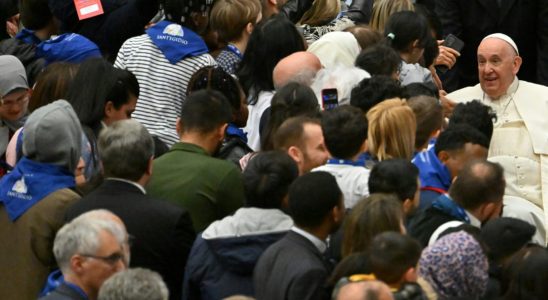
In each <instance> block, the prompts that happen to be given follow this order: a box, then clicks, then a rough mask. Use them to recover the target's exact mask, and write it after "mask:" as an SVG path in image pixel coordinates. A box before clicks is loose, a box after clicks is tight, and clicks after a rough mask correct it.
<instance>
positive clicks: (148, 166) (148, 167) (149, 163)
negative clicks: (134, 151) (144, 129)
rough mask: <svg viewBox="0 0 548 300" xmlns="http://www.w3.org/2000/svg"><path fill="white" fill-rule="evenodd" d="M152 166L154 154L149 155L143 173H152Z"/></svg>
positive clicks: (149, 174)
mask: <svg viewBox="0 0 548 300" xmlns="http://www.w3.org/2000/svg"><path fill="white" fill-rule="evenodd" d="M153 166H154V155H153V156H151V157H150V158H149V159H148V163H147V169H146V171H145V174H146V175H148V176H151V175H152V167H153Z"/></svg>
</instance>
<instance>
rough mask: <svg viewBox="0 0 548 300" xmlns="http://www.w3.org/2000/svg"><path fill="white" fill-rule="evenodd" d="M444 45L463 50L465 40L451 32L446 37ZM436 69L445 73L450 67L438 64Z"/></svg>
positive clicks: (459, 50)
mask: <svg viewBox="0 0 548 300" xmlns="http://www.w3.org/2000/svg"><path fill="white" fill-rule="evenodd" d="M442 46H445V47H449V48H452V49H455V50H457V51H458V52H461V50H462V48H464V42H463V41H462V40H461V39H459V38H458V37H456V36H454V35H453V34H449V35H448V36H446V37H445V40H444V41H443V44H442ZM436 69H437V70H438V71H439V72H441V73H445V72H447V70H449V68H447V66H444V65H441V66H436Z"/></svg>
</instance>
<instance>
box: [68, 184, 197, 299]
mask: <svg viewBox="0 0 548 300" xmlns="http://www.w3.org/2000/svg"><path fill="white" fill-rule="evenodd" d="M100 208H103V209H108V210H110V211H111V212H113V213H114V214H116V215H117V216H118V217H120V219H122V221H123V222H124V224H125V225H126V228H127V231H128V233H129V234H130V235H132V236H133V237H134V238H135V240H134V241H133V245H132V247H131V260H130V266H131V267H143V268H147V269H151V270H153V271H156V272H158V273H160V275H162V278H163V279H164V281H165V283H166V285H167V286H168V288H169V295H170V299H177V300H179V299H181V287H182V283H183V274H184V269H185V265H186V261H187V257H188V253H189V252H190V248H191V246H192V243H193V242H194V237H195V234H194V230H193V229H192V223H191V220H190V217H189V215H188V213H187V212H186V211H184V210H183V209H181V208H179V207H177V206H175V205H172V204H170V203H167V202H165V201H160V200H156V199H153V198H150V197H148V196H147V195H144V194H143V193H142V192H141V191H140V190H139V189H138V188H137V187H136V186H134V185H132V184H130V183H127V182H123V181H118V180H111V179H107V180H105V182H103V184H101V185H100V186H99V187H98V188H97V189H96V190H94V191H92V192H91V193H90V194H88V195H87V196H85V197H84V198H82V200H80V201H79V202H77V203H75V204H74V205H73V206H72V207H70V208H69V210H68V212H67V215H66V216H67V219H68V220H72V219H74V218H76V217H77V216H79V215H81V214H83V213H85V212H87V211H90V210H94V209H100Z"/></svg>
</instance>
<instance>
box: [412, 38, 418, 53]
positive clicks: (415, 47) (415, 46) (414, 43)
mask: <svg viewBox="0 0 548 300" xmlns="http://www.w3.org/2000/svg"><path fill="white" fill-rule="evenodd" d="M415 49H419V40H418V39H416V40H414V41H413V43H412V44H411V51H414V50H415Z"/></svg>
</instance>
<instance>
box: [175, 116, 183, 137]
mask: <svg viewBox="0 0 548 300" xmlns="http://www.w3.org/2000/svg"><path fill="white" fill-rule="evenodd" d="M175 130H176V131H177V135H178V136H179V137H181V136H182V135H183V122H182V121H181V118H179V117H177V120H176V121H175Z"/></svg>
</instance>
